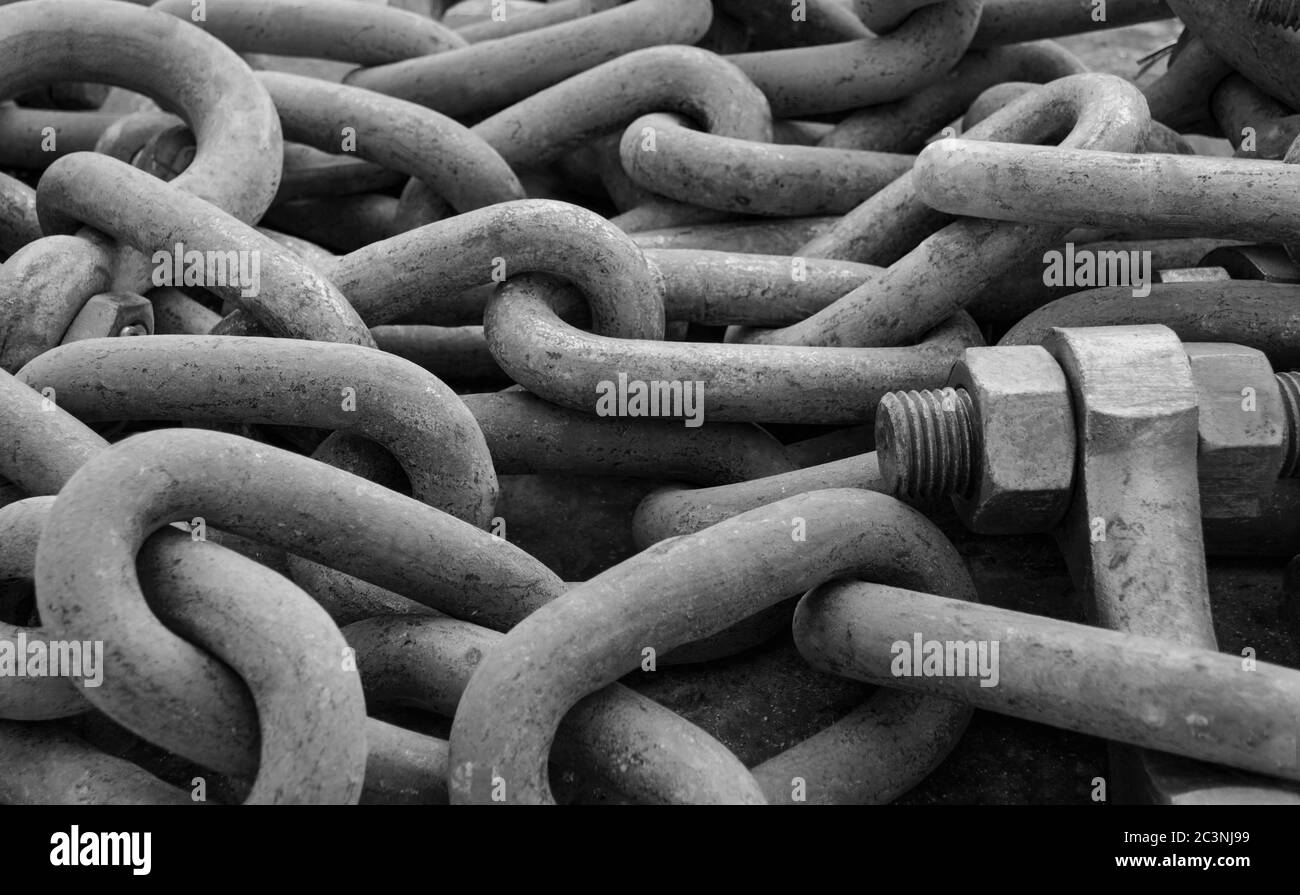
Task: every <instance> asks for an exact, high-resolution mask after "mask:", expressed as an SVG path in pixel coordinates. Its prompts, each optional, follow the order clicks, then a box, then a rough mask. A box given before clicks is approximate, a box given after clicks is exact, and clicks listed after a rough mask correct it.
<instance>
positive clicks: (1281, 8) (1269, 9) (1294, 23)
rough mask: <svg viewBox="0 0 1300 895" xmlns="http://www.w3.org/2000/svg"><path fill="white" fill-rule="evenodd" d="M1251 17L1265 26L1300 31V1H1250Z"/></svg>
mask: <svg viewBox="0 0 1300 895" xmlns="http://www.w3.org/2000/svg"><path fill="white" fill-rule="evenodd" d="M1250 17H1251V18H1253V19H1254V20H1255V21H1256V22H1262V23H1263V24H1265V25H1277V26H1278V27H1281V28H1290V29H1291V30H1292V31H1296V30H1300V0H1250Z"/></svg>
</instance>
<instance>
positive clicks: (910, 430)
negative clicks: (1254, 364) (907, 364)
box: [876, 388, 1300, 500]
mask: <svg viewBox="0 0 1300 895" xmlns="http://www.w3.org/2000/svg"><path fill="white" fill-rule="evenodd" d="M1297 397H1300V392H1298V393H1297ZM1297 407H1298V408H1300V404H1298V405H1297ZM876 452H877V454H876V455H877V457H879V459H880V472H881V475H882V477H883V478H884V480H885V486H886V487H887V488H888V489H889V490H890V491H891V493H893V494H895V495H897V496H899V497H913V498H918V499H922V500H937V499H939V498H942V497H949V496H952V495H964V494H967V493H969V491H970V489H971V485H972V484H973V482H974V481H975V468H976V463H977V461H978V458H979V453H980V444H979V434H978V431H977V430H976V428H975V407H974V405H973V403H972V402H971V397H970V394H968V393H967V391H966V390H965V389H964V388H958V389H953V388H942V389H927V390H926V391H919V392H918V391H907V392H890V393H889V394H887V395H885V396H884V397H883V398H881V399H880V408H879V410H878V411H877V412H876Z"/></svg>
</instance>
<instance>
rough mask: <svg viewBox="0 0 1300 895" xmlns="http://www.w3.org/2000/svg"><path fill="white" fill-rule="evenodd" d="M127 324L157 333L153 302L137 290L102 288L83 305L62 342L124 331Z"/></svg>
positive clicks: (145, 331) (104, 336) (77, 340)
mask: <svg viewBox="0 0 1300 895" xmlns="http://www.w3.org/2000/svg"><path fill="white" fill-rule="evenodd" d="M127 327H137V328H138V327H143V329H144V334H145V335H148V334H151V333H153V305H152V304H151V303H150V302H149V299H147V298H145V297H144V296H143V295H136V294H135V293H134V292H101V293H100V294H99V295H92V296H91V297H90V300H89V301H87V302H86V303H85V304H84V305H82V307H81V311H79V312H78V313H77V316H76V317H74V318H73V320H72V323H71V324H70V325H69V326H68V328H67V330H66V331H65V332H64V334H63V340H62V344H64V345H67V344H68V343H69V342H80V341H82V340H83V339H105V338H112V337H115V336H118V335H121V334H122V330H124V329H126V328H127Z"/></svg>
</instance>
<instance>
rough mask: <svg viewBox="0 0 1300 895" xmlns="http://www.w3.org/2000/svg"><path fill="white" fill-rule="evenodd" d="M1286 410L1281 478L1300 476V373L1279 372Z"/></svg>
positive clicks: (1278, 378) (1283, 404)
mask: <svg viewBox="0 0 1300 895" xmlns="http://www.w3.org/2000/svg"><path fill="white" fill-rule="evenodd" d="M1276 378H1277V384H1278V387H1279V388H1280V389H1281V391H1282V406H1283V407H1284V408H1285V410H1286V427H1285V428H1284V429H1283V431H1282V472H1281V473H1280V474H1279V477H1280V478H1284V479H1294V478H1300V373H1297V372H1289V373H1277V374H1276Z"/></svg>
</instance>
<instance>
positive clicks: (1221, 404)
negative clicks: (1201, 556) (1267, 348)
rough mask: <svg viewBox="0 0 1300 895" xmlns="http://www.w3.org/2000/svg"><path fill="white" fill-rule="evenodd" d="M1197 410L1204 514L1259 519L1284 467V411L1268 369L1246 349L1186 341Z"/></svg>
mask: <svg viewBox="0 0 1300 895" xmlns="http://www.w3.org/2000/svg"><path fill="white" fill-rule="evenodd" d="M1183 349H1184V350H1185V351H1186V352H1187V360H1188V361H1189V362H1190V363H1191V366H1192V379H1193V380H1194V381H1195V383H1196V397H1197V405H1198V410H1199V413H1198V417H1197V434H1198V453H1197V457H1196V471H1197V479H1198V480H1199V481H1200V485H1201V515H1202V516H1204V517H1207V518H1210V519H1245V518H1252V517H1255V516H1258V515H1259V513H1260V505H1261V501H1262V500H1263V499H1265V498H1267V497H1268V496H1269V495H1270V494H1271V493H1272V491H1273V488H1274V487H1275V486H1276V484H1277V478H1278V473H1279V472H1280V471H1281V469H1282V458H1283V449H1284V438H1285V432H1286V409H1285V407H1284V406H1283V403H1282V392H1281V389H1280V388H1279V387H1278V384H1277V378H1276V377H1275V376H1274V375H1273V366H1272V364H1270V363H1269V361H1268V358H1266V357H1265V356H1264V353H1263V352H1262V351H1256V350H1255V349H1254V348H1247V347H1246V346H1245V345H1230V344H1222V343H1217V342H1188V343H1186V344H1185V345H1183Z"/></svg>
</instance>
